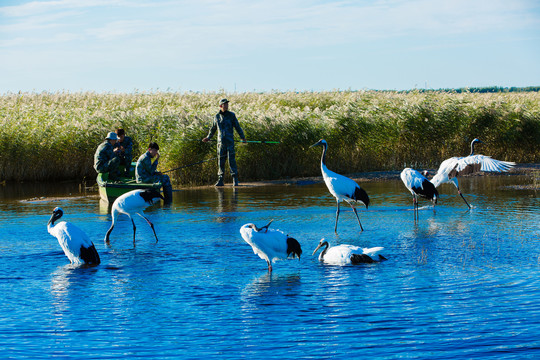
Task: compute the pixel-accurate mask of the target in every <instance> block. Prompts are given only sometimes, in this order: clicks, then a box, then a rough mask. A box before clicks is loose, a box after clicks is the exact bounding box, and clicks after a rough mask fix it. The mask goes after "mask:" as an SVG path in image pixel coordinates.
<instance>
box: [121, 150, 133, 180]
mask: <svg viewBox="0 0 540 360" xmlns="http://www.w3.org/2000/svg"><path fill="white" fill-rule="evenodd" d="M119 158H120V165H123V166H124V168H125V169H126V171H125V174H126V176H129V171H130V168H131V160H133V159H132V157H131V156H126V155H120V156H119Z"/></svg>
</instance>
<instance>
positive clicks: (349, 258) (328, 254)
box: [312, 239, 386, 265]
mask: <svg viewBox="0 0 540 360" xmlns="http://www.w3.org/2000/svg"><path fill="white" fill-rule="evenodd" d="M329 246H330V245H329V244H328V241H326V240H324V239H321V241H320V242H319V246H317V248H316V249H315V250H314V251H313V254H312V256H313V255H315V253H316V252H317V251H318V250H319V249H320V248H322V247H325V248H324V250H323V251H322V252H321V253H320V254H319V261H322V262H324V263H326V264H329V265H349V264H353V265H354V264H371V263H374V262H379V261H383V260H386V258H385V257H384V256H382V255H381V254H379V253H380V252H381V251H382V250H384V248H383V247H380V246H379V247H372V248H360V247H358V246H354V245H346V244H342V245H338V246H332V247H329Z"/></svg>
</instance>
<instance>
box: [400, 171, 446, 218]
mask: <svg viewBox="0 0 540 360" xmlns="http://www.w3.org/2000/svg"><path fill="white" fill-rule="evenodd" d="M400 176H401V181H403V184H405V187H406V188H407V189H409V191H410V192H411V194H412V196H413V210H414V216H415V218H417V217H418V196H421V197H424V198H426V199H428V200H431V201H432V202H433V204H436V203H437V198H438V197H439V192H438V191H437V189H436V188H435V185H433V184H432V183H431V182H430V181H429V180H428V179H427V178H426V177H425V176H424V175H422V174H421V173H420V172H419V171H416V170H414V169H410V168H405V169H403V171H402V172H401V175H400Z"/></svg>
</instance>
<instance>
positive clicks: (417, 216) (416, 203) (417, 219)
mask: <svg viewBox="0 0 540 360" xmlns="http://www.w3.org/2000/svg"><path fill="white" fill-rule="evenodd" d="M414 203H415V205H414V207H415V209H416V210H415V215H416V221H419V220H420V212H419V211H418V197H416V196H415V197H414Z"/></svg>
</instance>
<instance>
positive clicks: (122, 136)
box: [114, 129, 133, 177]
mask: <svg viewBox="0 0 540 360" xmlns="http://www.w3.org/2000/svg"><path fill="white" fill-rule="evenodd" d="M116 135H117V136H118V141H117V142H116V144H114V148H115V149H116V148H119V150H118V157H119V158H120V165H123V166H124V169H125V172H124V176H125V177H129V176H130V170H131V161H132V160H133V140H131V138H130V137H129V136H126V132H125V130H124V129H116Z"/></svg>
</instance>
